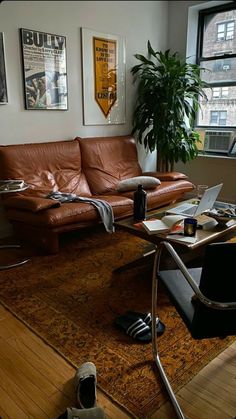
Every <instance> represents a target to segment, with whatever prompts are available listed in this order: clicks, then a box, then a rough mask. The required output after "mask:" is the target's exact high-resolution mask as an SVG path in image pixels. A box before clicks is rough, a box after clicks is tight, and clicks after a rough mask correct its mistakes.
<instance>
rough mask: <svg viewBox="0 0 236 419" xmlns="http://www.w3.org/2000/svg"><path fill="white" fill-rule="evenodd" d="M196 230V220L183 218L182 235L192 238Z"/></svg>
mask: <svg viewBox="0 0 236 419" xmlns="http://www.w3.org/2000/svg"><path fill="white" fill-rule="evenodd" d="M196 230H197V220H196V218H185V219H184V235H185V236H189V237H193V236H195V234H196Z"/></svg>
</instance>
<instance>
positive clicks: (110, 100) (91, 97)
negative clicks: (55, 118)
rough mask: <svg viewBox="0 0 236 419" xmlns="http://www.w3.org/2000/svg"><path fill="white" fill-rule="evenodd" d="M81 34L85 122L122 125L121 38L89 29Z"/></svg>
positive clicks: (123, 110)
mask: <svg viewBox="0 0 236 419" xmlns="http://www.w3.org/2000/svg"><path fill="white" fill-rule="evenodd" d="M81 33H82V64H83V122H84V125H108V124H124V123H125V44H124V39H123V37H122V36H120V35H115V34H107V33H101V32H96V31H94V30H92V29H88V28H82V32H81Z"/></svg>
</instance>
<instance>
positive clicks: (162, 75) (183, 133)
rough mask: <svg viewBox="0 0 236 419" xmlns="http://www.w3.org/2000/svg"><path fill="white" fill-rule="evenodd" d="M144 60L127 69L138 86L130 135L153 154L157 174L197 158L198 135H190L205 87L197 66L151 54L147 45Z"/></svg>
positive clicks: (164, 54) (175, 56) (163, 54)
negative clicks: (154, 153)
mask: <svg viewBox="0 0 236 419" xmlns="http://www.w3.org/2000/svg"><path fill="white" fill-rule="evenodd" d="M147 48H148V58H146V57H144V56H143V55H140V54H136V55H135V57H136V58H137V59H138V60H139V61H140V62H141V63H140V64H138V65H135V66H134V67H133V68H132V69H131V73H132V74H133V76H134V82H138V90H137V102H136V106H135V110H134V114H133V134H136V135H137V140H138V142H139V143H141V144H143V145H144V147H145V149H146V150H148V151H150V152H153V151H154V150H156V151H157V170H159V171H170V170H173V166H174V163H175V162H178V161H182V162H184V163H186V162H187V161H189V160H192V159H194V158H196V157H197V155H198V148H197V143H198V141H199V135H198V133H197V132H196V131H194V123H195V119H196V113H197V111H198V109H199V95H201V96H203V97H204V98H205V99H207V98H206V95H205V92H204V88H205V87H208V85H207V83H206V82H204V81H203V80H201V77H200V66H199V65H197V64H190V63H187V62H186V61H185V60H181V59H180V58H179V56H178V53H174V54H171V53H170V50H167V51H165V52H161V51H157V52H155V51H154V50H153V48H152V47H151V44H150V42H149V41H148V44H147Z"/></svg>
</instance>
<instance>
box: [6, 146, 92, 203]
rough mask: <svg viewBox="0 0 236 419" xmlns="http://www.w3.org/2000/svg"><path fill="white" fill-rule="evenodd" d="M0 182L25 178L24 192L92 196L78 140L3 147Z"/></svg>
mask: <svg viewBox="0 0 236 419" xmlns="http://www.w3.org/2000/svg"><path fill="white" fill-rule="evenodd" d="M0 179H23V180H24V181H25V182H26V183H27V184H28V185H29V186H30V188H29V189H27V191H26V192H25V193H26V194H27V193H28V194H30V193H32V189H34V195H38V196H45V195H47V194H48V193H50V192H52V191H58V190H59V191H62V192H73V193H75V194H78V195H82V196H85V195H86V196H90V195H91V192H90V188H89V185H88V183H87V181H86V178H85V175H84V173H83V172H82V168H81V153H80V144H79V141H78V139H76V140H68V141H55V142H47V143H33V144H32V143H30V144H15V145H3V146H0Z"/></svg>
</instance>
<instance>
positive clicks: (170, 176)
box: [143, 172, 188, 181]
mask: <svg viewBox="0 0 236 419" xmlns="http://www.w3.org/2000/svg"><path fill="white" fill-rule="evenodd" d="M143 175H144V176H154V177H157V178H158V179H159V180H161V181H162V180H166V181H169V180H181V179H188V176H186V175H185V174H184V173H180V172H144V173H143Z"/></svg>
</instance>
